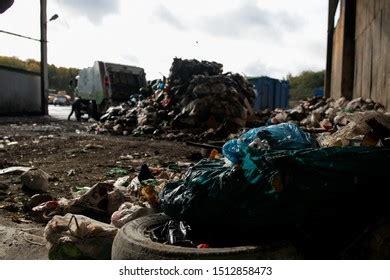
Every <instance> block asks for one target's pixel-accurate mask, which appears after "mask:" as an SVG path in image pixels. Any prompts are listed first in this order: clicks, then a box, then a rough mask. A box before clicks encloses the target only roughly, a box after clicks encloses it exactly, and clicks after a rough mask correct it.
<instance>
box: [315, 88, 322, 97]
mask: <svg viewBox="0 0 390 280" xmlns="http://www.w3.org/2000/svg"><path fill="white" fill-rule="evenodd" d="M313 96H314V97H323V96H324V87H318V88H315V89H314V92H313Z"/></svg>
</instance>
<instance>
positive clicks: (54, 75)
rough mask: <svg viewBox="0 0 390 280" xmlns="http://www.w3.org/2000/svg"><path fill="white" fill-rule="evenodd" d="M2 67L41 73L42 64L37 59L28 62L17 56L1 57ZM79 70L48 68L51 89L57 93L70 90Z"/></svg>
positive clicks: (52, 66) (52, 65) (50, 66)
mask: <svg viewBox="0 0 390 280" xmlns="http://www.w3.org/2000/svg"><path fill="white" fill-rule="evenodd" d="M0 65H5V66H10V67H14V68H18V69H23V70H28V71H32V72H37V73H39V72H40V69H41V63H40V62H39V61H37V60H35V59H31V58H29V59H27V60H26V61H24V60H21V59H19V58H18V57H16V56H11V57H8V56H0ZM79 71H80V70H79V69H77V68H65V67H57V66H55V65H54V64H51V65H49V66H48V72H49V87H50V89H54V90H56V91H59V90H65V91H67V90H69V89H68V85H69V81H70V80H71V79H72V78H74V77H75V76H76V75H77V74H78V73H79Z"/></svg>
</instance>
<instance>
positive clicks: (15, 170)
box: [0, 166, 31, 175]
mask: <svg viewBox="0 0 390 280" xmlns="http://www.w3.org/2000/svg"><path fill="white" fill-rule="evenodd" d="M30 169H31V167H25V166H12V167H8V168H4V169H1V170H0V175H4V174H11V173H13V174H22V173H24V172H27V171H29V170H30Z"/></svg>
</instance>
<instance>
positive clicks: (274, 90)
mask: <svg viewBox="0 0 390 280" xmlns="http://www.w3.org/2000/svg"><path fill="white" fill-rule="evenodd" d="M248 81H249V82H250V83H251V84H252V85H253V86H254V87H255V89H256V92H257V95H256V100H255V104H254V110H255V111H256V112H260V111H262V110H264V109H271V110H273V109H275V108H282V109H286V108H287V107H288V98H289V89H290V86H289V83H288V81H281V80H277V79H273V78H270V77H255V78H248Z"/></svg>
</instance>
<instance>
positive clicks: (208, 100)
mask: <svg viewBox="0 0 390 280" xmlns="http://www.w3.org/2000/svg"><path fill="white" fill-rule="evenodd" d="M254 99H255V92H254V89H253V87H252V85H251V84H249V82H248V81H247V80H246V79H245V78H244V77H243V76H241V75H239V74H232V73H225V74H222V64H219V63H216V62H208V61H201V62H200V61H197V60H195V59H193V60H182V59H179V58H175V59H174V61H173V63H172V66H171V69H170V74H169V77H168V82H167V83H164V82H163V81H155V82H154V83H153V84H151V85H150V87H149V89H148V90H145V89H144V90H142V91H141V94H140V95H139V96H138V98H135V97H134V98H133V99H132V100H131V101H130V102H127V103H123V104H121V105H119V106H116V107H111V108H109V109H108V110H107V112H106V114H104V115H103V116H102V117H101V118H100V123H99V124H97V125H95V126H93V127H92V130H93V131H96V132H97V133H102V132H107V131H108V132H110V133H113V134H118V135H127V134H133V135H136V136H137V135H142V134H154V135H161V134H164V135H165V137H167V138H174V137H175V135H177V134H179V133H180V132H183V131H184V132H187V133H190V134H193V135H199V134H202V133H203V134H202V136H204V138H212V137H213V136H214V137H217V138H218V137H219V138H223V137H227V136H228V135H229V134H230V133H236V132H237V131H238V130H239V129H240V128H242V127H245V125H246V123H247V120H248V118H249V117H250V116H253V109H252V105H253V102H254ZM177 132H179V133H177ZM172 133H173V134H172ZM180 136H183V134H180Z"/></svg>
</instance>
